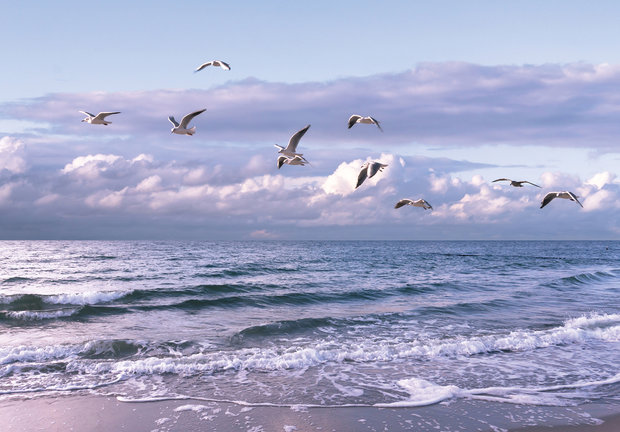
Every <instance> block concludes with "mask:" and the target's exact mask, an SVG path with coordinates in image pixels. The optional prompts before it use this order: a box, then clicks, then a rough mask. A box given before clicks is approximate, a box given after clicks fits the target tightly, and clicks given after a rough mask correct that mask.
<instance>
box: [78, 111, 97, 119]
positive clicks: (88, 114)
mask: <svg viewBox="0 0 620 432" xmlns="http://www.w3.org/2000/svg"><path fill="white" fill-rule="evenodd" d="M79 112H81V113H82V114H84V115H87V116H89V117H92V118H95V114H91V113H89V112H88V111H79Z"/></svg>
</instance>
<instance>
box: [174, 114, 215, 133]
mask: <svg viewBox="0 0 620 432" xmlns="http://www.w3.org/2000/svg"><path fill="white" fill-rule="evenodd" d="M206 110H207V109H206V108H205V109H201V110H200V111H194V112H193V113H190V114H187V115H186V116H185V117H183V119H181V124H179V123H177V121H176V120H175V119H174V117H172V116H170V117H168V120H170V123H172V124H173V125H174V127H173V128H172V129H171V130H170V133H175V134H179V135H194V134H195V133H196V126H194V127H193V128H191V129H188V128H187V125H188V124H189V122H191V121H192V119H193V118H194V117H196V116H197V115H198V114H201V113H203V112H205V111H206Z"/></svg>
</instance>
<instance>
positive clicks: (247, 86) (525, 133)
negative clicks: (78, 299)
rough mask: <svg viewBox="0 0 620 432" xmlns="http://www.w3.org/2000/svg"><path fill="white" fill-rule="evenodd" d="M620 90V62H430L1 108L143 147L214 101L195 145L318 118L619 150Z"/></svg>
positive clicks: (402, 138)
mask: <svg viewBox="0 0 620 432" xmlns="http://www.w3.org/2000/svg"><path fill="white" fill-rule="evenodd" d="M619 88H620V66H611V65H605V64H602V65H589V64H580V63H578V64H568V65H542V66H479V65H472V64H467V63H431V64H423V65H420V66H419V67H417V68H416V69H413V70H410V71H406V72H402V73H398V74H381V75H374V76H369V77H362V78H346V79H337V80H333V81H329V82H322V83H316V82H314V83H301V84H283V83H270V82H264V81H258V80H255V79H246V80H244V81H238V82H231V83H228V84H226V85H225V86H221V87H217V88H212V89H187V90H153V91H141V92H119V93H86V94H50V95H46V96H42V97H40V98H35V99H31V100H26V101H17V102H13V103H10V104H5V105H4V106H1V107H0V114H1V115H2V117H3V118H6V119H12V120H28V121H38V122H41V124H42V128H45V127H48V129H41V130H39V131H38V132H43V131H44V130H45V132H47V133H51V134H61V135H72V134H82V135H84V134H86V135H87V136H88V137H89V138H91V139H93V140H99V139H102V138H103V137H109V135H108V134H117V135H119V136H124V137H125V138H126V137H131V141H132V144H133V145H135V146H137V147H138V148H139V150H138V151H144V147H145V146H147V145H148V146H161V145H170V142H171V141H170V137H169V136H166V134H167V133H168V132H169V129H170V125H169V124H168V122H167V120H166V119H167V117H168V116H169V115H175V116H176V117H177V118H178V117H180V116H182V115H184V114H186V113H188V112H190V111H192V110H195V109H198V108H204V107H206V108H207V112H206V113H205V114H203V115H202V116H200V117H198V118H197V119H196V120H195V122H196V124H197V127H198V132H199V134H198V135H197V136H196V137H195V138H196V139H195V140H194V143H195V142H196V141H201V142H204V141H207V142H209V141H213V142H220V143H222V142H223V143H242V144H252V143H257V142H261V143H263V142H280V143H282V142H283V141H285V140H287V139H288V137H289V136H290V134H292V132H294V131H295V130H297V129H298V128H300V127H302V126H303V125H305V124H307V123H311V124H312V125H313V128H312V130H311V131H312V133H311V134H308V138H309V137H310V136H312V138H311V139H312V140H314V142H315V143H318V144H320V145H356V144H360V143H366V144H368V143H374V144H375V145H378V146H386V147H384V150H386V149H387V145H396V146H398V145H403V144H410V143H419V142H423V143H426V144H432V145H443V146H472V145H481V144H485V143H504V144H511V143H512V144H524V143H529V144H532V143H538V144H544V145H547V146H560V147H570V146H578V147H584V146H588V147H591V148H593V149H598V150H599V151H611V150H615V149H616V137H617V136H618V135H619V134H620V124H619V123H618V122H617V118H618V115H619V114H620V102H619V100H620V98H619V96H620V94H619V92H620V90H618V89H619ZM78 110H88V111H100V110H119V111H122V114H120V115H118V116H115V118H114V119H112V120H113V122H114V124H113V125H111V126H109V127H107V128H105V127H99V128H93V127H89V126H91V125H85V124H83V123H80V122H79V119H80V118H81V114H79V113H78V112H77V111H78ZM352 113H360V114H371V115H373V116H374V117H376V118H378V119H379V120H380V121H382V125H383V126H384V129H385V134H384V135H383V134H381V133H380V132H379V131H378V130H377V129H376V128H372V130H368V129H367V127H364V125H358V126H356V127H355V128H353V129H351V130H347V129H346V127H345V125H346V121H347V119H348V117H349V115H350V114H352ZM44 125H49V126H44ZM179 142H181V141H179V140H176V141H175V143H179ZM163 143H167V144H163ZM183 144H186V142H183Z"/></svg>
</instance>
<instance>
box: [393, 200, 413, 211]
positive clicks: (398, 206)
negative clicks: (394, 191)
mask: <svg viewBox="0 0 620 432" xmlns="http://www.w3.org/2000/svg"><path fill="white" fill-rule="evenodd" d="M410 203H411V200H410V199H407V198H404V199H401V200H400V201H398V202H397V203H396V205H395V206H394V208H395V209H397V208H401V207H402V206H406V205H407V204H410Z"/></svg>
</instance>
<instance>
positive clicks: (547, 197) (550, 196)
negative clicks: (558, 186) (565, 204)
mask: <svg viewBox="0 0 620 432" xmlns="http://www.w3.org/2000/svg"><path fill="white" fill-rule="evenodd" d="M556 196H557V195H556V193H555V192H549V193H548V194H547V195H545V197H544V198H543V200H542V203H541V205H540V208H543V207H544V206H546V205H547V204H549V203H550V202H551V201H552V200H553V199H554V198H555V197H556Z"/></svg>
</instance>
